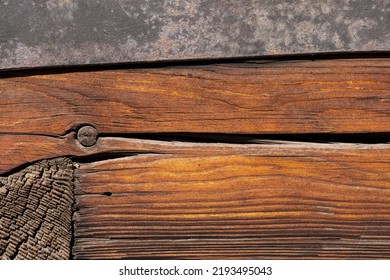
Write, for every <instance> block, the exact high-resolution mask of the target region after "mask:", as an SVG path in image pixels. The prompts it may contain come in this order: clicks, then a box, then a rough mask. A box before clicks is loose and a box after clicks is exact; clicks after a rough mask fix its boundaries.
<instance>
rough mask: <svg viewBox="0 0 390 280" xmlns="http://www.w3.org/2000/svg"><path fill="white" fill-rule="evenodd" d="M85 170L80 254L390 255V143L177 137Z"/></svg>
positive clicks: (79, 176)
mask: <svg viewBox="0 0 390 280" xmlns="http://www.w3.org/2000/svg"><path fill="white" fill-rule="evenodd" d="M173 147H174V148H173ZM160 152H161V150H160ZM75 176H76V179H75V186H76V189H75V197H76V205H75V206H76V212H75V214H74V221H75V224H74V228H75V235H74V241H75V243H74V247H73V254H74V257H75V258H76V259H117V258H137V259H138V258H155V259H161V258H191V259H192V258H194V259H197V258H199V259H214V258H221V259H229V258H243V259H253V258H254V259H256V258H260V259H263V258H266V259H273V258H275V259H280V258H292V259H305V258H308V259H317V258H318V259H328V258H340V259H343V258H346V259H350V258H364V259H365V258H390V145H388V144H382V145H356V144H336V145H335V144H298V143H292V144H287V143H286V144H276V145H272V144H265V145H213V144H198V145H192V147H191V144H189V143H187V144H184V143H172V145H171V152H169V151H168V150H165V151H164V153H162V152H161V153H155V154H153V153H149V154H143V155H135V156H129V157H124V158H117V159H112V160H104V161H99V162H95V163H81V164H80V167H79V169H77V170H76V171H75Z"/></svg>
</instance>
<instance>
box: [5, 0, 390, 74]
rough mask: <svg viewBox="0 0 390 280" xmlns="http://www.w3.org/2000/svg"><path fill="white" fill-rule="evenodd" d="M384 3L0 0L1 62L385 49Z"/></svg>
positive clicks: (387, 9) (387, 10)
mask: <svg viewBox="0 0 390 280" xmlns="http://www.w3.org/2000/svg"><path fill="white" fill-rule="evenodd" d="M389 22H390V0H376V1H370V0H321V1H318V0H296V1H289V0H223V1H222V0H209V1H205V0H166V1H153V0H144V1H138V0H1V1H0V68H1V69H7V68H24V67H37V66H54V65H81V64H102V63H119V62H136V61H161V60H181V59H202V58H221V57H251V56H261V55H274V54H301V53H322V52H343V51H388V50H389V49H390V35H389V30H390V23H389Z"/></svg>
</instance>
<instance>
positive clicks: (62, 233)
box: [0, 158, 74, 259]
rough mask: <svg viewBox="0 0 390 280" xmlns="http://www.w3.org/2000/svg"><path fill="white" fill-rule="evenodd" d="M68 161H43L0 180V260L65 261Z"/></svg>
mask: <svg viewBox="0 0 390 280" xmlns="http://www.w3.org/2000/svg"><path fill="white" fill-rule="evenodd" d="M73 169H74V167H73V163H72V161H71V160H69V159H66V158H58V159H52V160H43V161H40V162H37V163H34V164H32V165H30V166H29V167H27V168H25V169H24V170H22V171H20V172H17V173H15V174H13V175H10V176H8V177H0V258H1V259H69V257H70V246H71V240H72V206H73V173H74V170H73Z"/></svg>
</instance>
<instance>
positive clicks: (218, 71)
mask: <svg viewBox="0 0 390 280" xmlns="http://www.w3.org/2000/svg"><path fill="white" fill-rule="evenodd" d="M1 75H2V77H3V78H2V79H0V133H33V134H45V135H62V134H64V133H65V132H67V131H69V130H70V129H73V128H75V127H76V126H78V125H79V124H83V123H90V124H93V125H95V126H96V128H97V129H98V131H99V132H100V133H147V132H197V133H200V132H209V133H317V132H337V133H343V132H389V131H390V112H389V111H390V59H389V58H371V59H336V60H316V61H310V60H302V61H258V62H248V63H236V64H221V65H205V66H188V67H166V68H145V69H133V70H117V71H109V70H107V71H96V72H70V73H62V74H42V73H41V74H39V75H30V76H16V77H15V76H13V77H11V76H9V75H8V74H6V73H3V74H1ZM7 75H8V77H7Z"/></svg>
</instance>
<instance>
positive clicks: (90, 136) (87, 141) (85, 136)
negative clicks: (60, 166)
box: [77, 125, 98, 147]
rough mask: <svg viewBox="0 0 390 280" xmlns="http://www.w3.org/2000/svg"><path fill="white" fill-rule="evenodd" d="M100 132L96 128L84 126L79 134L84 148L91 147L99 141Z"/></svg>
mask: <svg viewBox="0 0 390 280" xmlns="http://www.w3.org/2000/svg"><path fill="white" fill-rule="evenodd" d="M97 136H98V132H97V130H96V128H94V127H93V126H91V125H86V126H83V127H81V128H80V129H79V131H78V132H77V139H78V140H79V142H80V144H81V145H83V146H84V147H91V146H93V145H95V143H96V141H97Z"/></svg>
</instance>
